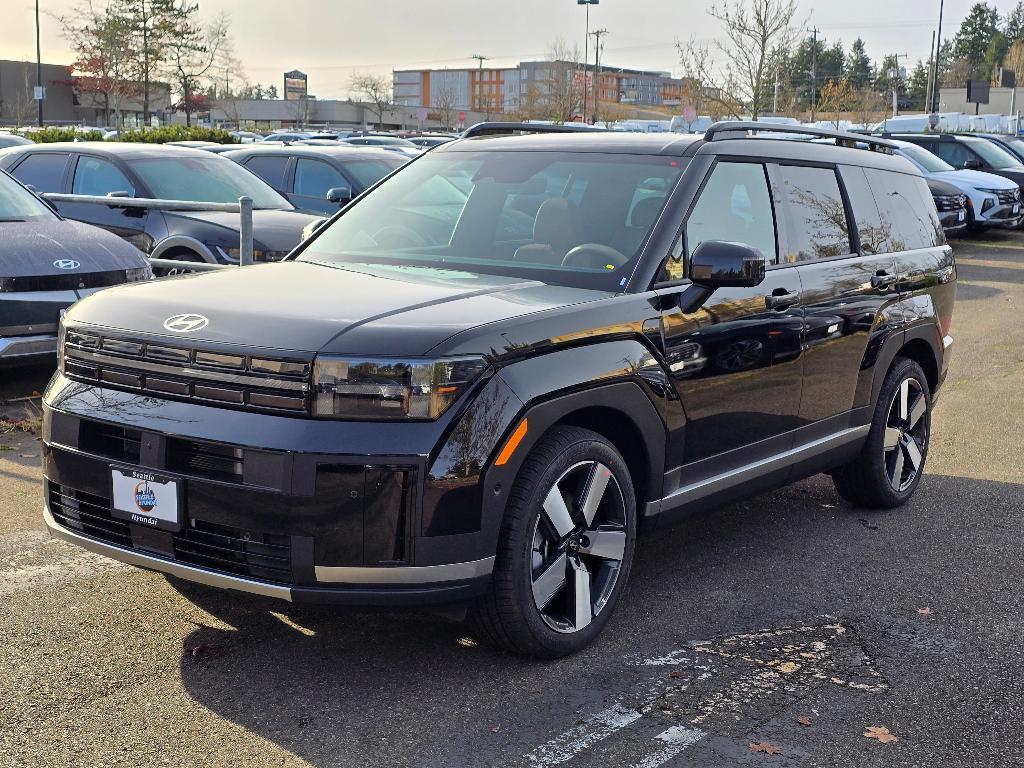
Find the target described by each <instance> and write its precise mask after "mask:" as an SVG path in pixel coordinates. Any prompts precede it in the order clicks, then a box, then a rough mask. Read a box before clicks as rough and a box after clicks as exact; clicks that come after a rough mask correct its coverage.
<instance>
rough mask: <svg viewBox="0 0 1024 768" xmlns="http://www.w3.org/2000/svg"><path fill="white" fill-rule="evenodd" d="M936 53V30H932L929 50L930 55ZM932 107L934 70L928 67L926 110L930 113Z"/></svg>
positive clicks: (925, 93) (925, 92)
mask: <svg viewBox="0 0 1024 768" xmlns="http://www.w3.org/2000/svg"><path fill="white" fill-rule="evenodd" d="M934 51H935V30H934V29H933V30H932V45H931V48H929V49H928V52H929V55H933V54H934ZM931 107H932V68H931V67H928V85H927V86H925V89H924V108H925V111H926V112H930V111H931Z"/></svg>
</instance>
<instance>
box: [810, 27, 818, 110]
mask: <svg viewBox="0 0 1024 768" xmlns="http://www.w3.org/2000/svg"><path fill="white" fill-rule="evenodd" d="M818 32H819V30H818V28H817V27H815V28H814V29H812V30H811V33H812V34H813V38H812V42H811V122H812V123H813V122H814V121H815V120H816V119H817V112H816V110H817V104H818Z"/></svg>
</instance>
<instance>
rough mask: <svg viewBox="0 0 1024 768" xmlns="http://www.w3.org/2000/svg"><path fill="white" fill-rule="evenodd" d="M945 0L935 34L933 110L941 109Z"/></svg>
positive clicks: (942, 2) (940, 9) (941, 6)
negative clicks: (940, 81)
mask: <svg viewBox="0 0 1024 768" xmlns="http://www.w3.org/2000/svg"><path fill="white" fill-rule="evenodd" d="M944 5H945V0H939V33H938V34H937V35H936V36H935V76H934V77H933V78H932V103H931V104H929V105H928V106H929V108H930V111H931V112H938V111H939V53H940V52H941V51H942V9H943V6H944Z"/></svg>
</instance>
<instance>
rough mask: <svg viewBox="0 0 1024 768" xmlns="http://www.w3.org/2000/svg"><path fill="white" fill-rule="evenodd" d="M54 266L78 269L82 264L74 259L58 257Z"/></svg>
mask: <svg viewBox="0 0 1024 768" xmlns="http://www.w3.org/2000/svg"><path fill="white" fill-rule="evenodd" d="M53 266H55V267H56V268H57V269H78V268H79V267H80V266H82V265H81V264H80V263H79V262H77V261H75V260H74V259H57V260H56V261H55V262H53Z"/></svg>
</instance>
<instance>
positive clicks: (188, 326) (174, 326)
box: [164, 312, 210, 333]
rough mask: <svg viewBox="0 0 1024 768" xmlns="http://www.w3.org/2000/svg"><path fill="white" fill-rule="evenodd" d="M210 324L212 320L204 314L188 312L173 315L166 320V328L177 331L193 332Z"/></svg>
mask: <svg viewBox="0 0 1024 768" xmlns="http://www.w3.org/2000/svg"><path fill="white" fill-rule="evenodd" d="M209 324H210V321H209V320H208V319H207V318H205V317H203V316H202V315H194V314H191V313H188V312H187V313H185V314H182V315H172V316H171V317H168V318H167V319H166V320H164V328H166V329H167V330H168V331H174V332H175V333H191V332H192V331H198V330H200V329H202V328H205V327H206V326H208V325H209Z"/></svg>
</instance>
